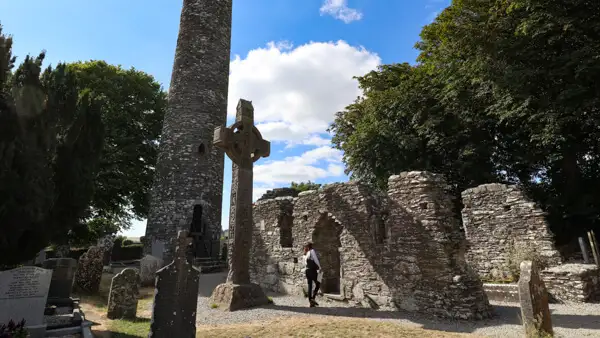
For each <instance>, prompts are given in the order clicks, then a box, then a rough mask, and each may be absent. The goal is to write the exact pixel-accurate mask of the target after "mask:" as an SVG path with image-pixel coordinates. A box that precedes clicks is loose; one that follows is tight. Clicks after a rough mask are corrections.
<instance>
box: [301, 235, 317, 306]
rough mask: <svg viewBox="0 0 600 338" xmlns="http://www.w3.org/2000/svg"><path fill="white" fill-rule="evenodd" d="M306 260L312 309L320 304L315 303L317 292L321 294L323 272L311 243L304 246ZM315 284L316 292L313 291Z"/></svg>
mask: <svg viewBox="0 0 600 338" xmlns="http://www.w3.org/2000/svg"><path fill="white" fill-rule="evenodd" d="M304 258H305V260H306V280H307V282H308V302H309V304H310V307H315V305H319V303H317V302H316V301H315V298H316V297H317V292H319V288H320V287H321V282H320V281H319V280H318V276H319V271H320V270H321V263H319V258H318V257H317V253H316V252H315V250H314V249H313V245H312V243H310V242H308V243H306V244H305V245H304ZM313 283H314V284H315V290H314V291H312V286H313Z"/></svg>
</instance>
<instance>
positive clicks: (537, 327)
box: [519, 261, 553, 337]
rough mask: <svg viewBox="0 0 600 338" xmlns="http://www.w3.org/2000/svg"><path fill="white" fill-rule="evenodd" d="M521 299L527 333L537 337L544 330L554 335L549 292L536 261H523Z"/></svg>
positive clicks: (520, 284) (520, 279)
mask: <svg viewBox="0 0 600 338" xmlns="http://www.w3.org/2000/svg"><path fill="white" fill-rule="evenodd" d="M519 301H520V303H521V317H522V320H523V326H524V327H525V334H526V335H527V336H528V337H537V336H538V335H539V334H540V333H542V332H544V333H546V334H550V335H552V334H553V332H552V319H551V318H550V308H549V307H548V292H547V291H546V287H545V285H544V281H543V280H542V278H541V277H540V269H539V267H538V266H537V264H536V263H535V262H532V261H523V262H521V276H520V278H519Z"/></svg>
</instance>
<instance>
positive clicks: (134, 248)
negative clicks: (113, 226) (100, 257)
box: [111, 242, 144, 262]
mask: <svg viewBox="0 0 600 338" xmlns="http://www.w3.org/2000/svg"><path fill="white" fill-rule="evenodd" d="M118 243H119V244H120V242H118ZM143 254H144V246H143V245H142V244H139V243H134V244H131V245H123V246H122V245H117V242H115V245H114V246H113V249H112V255H111V260H112V261H113V262H116V261H127V260H134V259H141V258H142V256H143Z"/></svg>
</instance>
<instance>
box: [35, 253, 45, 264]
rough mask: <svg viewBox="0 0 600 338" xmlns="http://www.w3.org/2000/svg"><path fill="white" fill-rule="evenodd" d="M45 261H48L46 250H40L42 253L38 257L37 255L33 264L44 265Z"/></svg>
mask: <svg viewBox="0 0 600 338" xmlns="http://www.w3.org/2000/svg"><path fill="white" fill-rule="evenodd" d="M45 260H46V250H45V249H42V250H40V252H38V253H37V255H35V259H34V261H33V264H35V265H42V264H43V263H44V261H45Z"/></svg>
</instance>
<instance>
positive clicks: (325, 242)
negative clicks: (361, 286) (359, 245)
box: [312, 214, 342, 294]
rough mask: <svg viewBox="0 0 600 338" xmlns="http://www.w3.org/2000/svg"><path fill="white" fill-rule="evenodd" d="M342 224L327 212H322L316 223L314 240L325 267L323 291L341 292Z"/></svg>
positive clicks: (322, 265)
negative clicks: (340, 249)
mask: <svg viewBox="0 0 600 338" xmlns="http://www.w3.org/2000/svg"><path fill="white" fill-rule="evenodd" d="M341 232H342V226H341V225H340V224H338V223H336V222H335V221H334V220H333V219H332V218H331V217H328V216H327V214H322V215H321V217H320V218H319V221H318V222H317V224H316V225H315V229H314V231H313V234H312V242H313V247H314V249H315V251H317V254H318V256H319V261H320V262H321V267H322V268H323V281H322V283H321V290H322V291H323V293H329V294H340V290H341V287H340V280H341V260H340V251H339V248H340V247H341V243H340V234H341Z"/></svg>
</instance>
